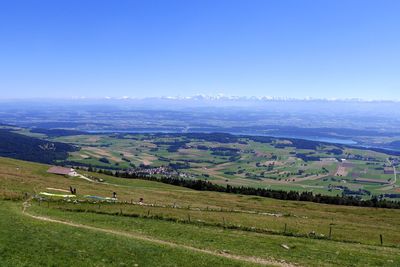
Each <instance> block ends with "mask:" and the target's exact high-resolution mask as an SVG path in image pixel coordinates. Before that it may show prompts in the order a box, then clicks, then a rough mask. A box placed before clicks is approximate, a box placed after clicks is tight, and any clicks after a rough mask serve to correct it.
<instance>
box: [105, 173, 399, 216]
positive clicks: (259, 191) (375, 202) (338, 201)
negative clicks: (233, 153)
mask: <svg viewBox="0 0 400 267" xmlns="http://www.w3.org/2000/svg"><path fill="white" fill-rule="evenodd" d="M98 172H99V173H104V174H108V175H114V176H116V177H120V178H128V179H143V180H149V181H155V182H161V183H165V184H170V185H175V186H182V187H186V188H190V189H194V190H199V191H215V192H223V193H231V194H242V195H252V196H260V197H268V198H275V199H281V200H294V201H309V202H315V203H323V204H333V205H347V206H359V207H375V208H390V209H400V202H398V201H389V200H386V199H379V198H378V197H376V196H372V197H371V198H370V199H368V200H363V199H361V198H360V197H354V196H345V195H344V196H339V195H336V196H328V195H321V194H314V193H312V192H298V191H284V190H273V189H264V188H255V187H248V186H231V185H227V186H222V185H217V184H213V183H211V182H210V181H207V180H190V179H183V178H178V177H174V176H161V177H157V176H153V175H145V174H137V173H128V172H121V171H116V172H112V171H110V170H98Z"/></svg>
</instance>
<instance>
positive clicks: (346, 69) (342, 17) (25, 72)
mask: <svg viewBox="0 0 400 267" xmlns="http://www.w3.org/2000/svg"><path fill="white" fill-rule="evenodd" d="M0 92H1V94H0V98H23V97H57V98H58V97H61V98H62V97H78V96H86V97H104V96H112V97H120V96H133V97H145V96H190V95H196V94H209V95H215V94H218V93H223V94H225V95H239V96H262V95H267V96H283V97H297V98H302V97H307V96H309V97H316V98H325V97H329V98H333V97H337V98H350V97H361V98H368V99H393V98H396V99H400V1H398V0H393V1H389V0H375V1H368V0H359V1H356V0H309V1H307V0H304V1H303V0H293V1H286V0H274V1H272V0H261V1H256V0H243V1H234V0H227V1H222V0H210V1H206V0H198V1H196V0H183V1H172V0H171V1H168V0H159V1H152V0H142V1H134V0H128V1H121V0H109V1H100V0H94V1H88V0H51V1H44V0H38V1H34V0H30V1H28V0H27V1H20V0H3V1H1V2H0Z"/></svg>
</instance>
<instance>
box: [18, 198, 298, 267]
mask: <svg viewBox="0 0 400 267" xmlns="http://www.w3.org/2000/svg"><path fill="white" fill-rule="evenodd" d="M29 201H30V199H29V200H27V201H25V202H24V203H23V210H22V213H23V214H24V215H26V216H28V217H30V218H32V219H35V220H40V221H45V222H50V223H58V224H63V225H67V226H71V227H76V228H80V229H86V230H91V231H97V232H102V233H105V234H113V235H117V236H122V237H127V238H132V239H137V240H142V241H146V242H150V243H154V244H159V245H165V246H169V247H173V248H181V249H186V250H190V251H194V252H198V253H204V254H209V255H212V256H217V257H223V258H227V259H233V260H238V261H243V262H248V263H254V264H260V265H267V266H280V267H295V266H299V265H297V264H296V265H295V264H291V263H288V262H286V261H284V260H281V261H278V260H273V259H263V258H258V257H251V256H242V255H234V254H230V253H227V252H223V251H212V250H207V249H201V248H195V247H191V246H188V245H182V244H177V243H173V242H169V241H164V240H160V239H156V238H153V237H148V236H144V235H141V234H136V233H128V232H122V231H116V230H111V229H104V228H98V227H94V226H90V225H85V224H80V223H73V222H68V221H61V220H56V219H52V218H48V217H44V216H37V215H33V214H30V213H28V212H27V209H28V207H29V206H30V203H29Z"/></svg>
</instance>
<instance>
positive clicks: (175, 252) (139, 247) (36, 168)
mask: <svg viewBox="0 0 400 267" xmlns="http://www.w3.org/2000/svg"><path fill="white" fill-rule="evenodd" d="M47 168H48V166H46V165H41V164H35V163H29V162H24V161H18V160H12V159H6V158H0V199H1V200H0V203H1V204H0V212H1V213H2V215H3V216H2V219H1V220H0V224H1V225H0V261H1V262H2V263H3V262H4V263H6V265H5V266H28V265H29V266H43V265H47V266H49V265H57V266H67V265H69V266H71V265H72V266H74V265H75V266H78V265H80V266H81V265H89V266H103V265H104V266H105V265H108V266H110V265H111V266H124V264H125V265H126V266H134V264H138V265H139V266H188V265H193V263H194V262H196V266H203V265H204V266H210V265H212V266H224V265H228V266H235V265H240V266H247V265H252V264H253V263H248V262H247V263H246V261H240V260H232V259H228V258H224V257H220V256H215V255H209V254H205V253H200V252H194V251H190V250H188V249H185V248H182V246H190V247H193V248H195V249H206V250H208V251H213V252H216V253H220V252H221V251H224V253H226V254H229V255H234V256H235V255H236V256H242V257H257V258H261V259H265V260H268V261H271V262H273V263H279V264H282V263H281V261H284V262H285V263H291V264H298V265H302V266H397V265H398V262H400V234H399V233H398V231H397V229H399V228H400V211H398V210H386V209H372V208H358V207H345V206H332V205H321V204H316V203H305V202H293V201H279V200H274V199H266V198H258V197H251V196H241V195H230V194H222V193H216V192H198V191H193V190H189V189H185V188H180V187H175V186H170V185H165V184H160V183H156V182H150V181H142V180H124V179H118V178H114V177H108V176H104V175H99V174H96V175H97V176H98V178H102V179H104V180H105V182H104V183H92V182H88V181H86V180H83V179H80V178H66V177H63V176H56V175H51V174H47V173H46V170H47ZM70 185H71V186H73V187H76V188H77V190H78V198H79V199H82V200H83V199H84V198H83V196H84V195H86V194H90V195H98V196H111V194H112V192H117V194H118V198H119V201H120V202H119V203H116V204H106V203H96V204H94V203H78V204H72V203H66V202H60V201H51V202H42V203H39V202H37V201H31V205H32V206H31V207H29V208H28V210H27V212H28V213H29V214H33V215H38V216H44V217H47V218H52V219H56V220H62V221H66V222H72V223H77V224H82V225H86V226H91V227H97V228H100V229H106V230H107V229H109V230H113V231H121V232H124V233H128V234H132V235H142V236H145V237H149V238H153V239H157V240H162V241H166V242H172V243H174V244H177V245H178V246H181V247H180V248H179V247H175V248H172V247H170V246H165V245H160V244H157V243H152V242H145V241H143V240H140V239H135V238H127V237H122V236H116V235H112V234H106V233H104V232H98V231H93V230H88V229H78V228H74V227H70V226H65V225H60V224H57V223H51V222H42V221H36V220H34V219H33V218H30V217H28V216H26V215H24V214H22V212H21V207H22V202H23V200H22V199H23V198H24V193H28V195H32V194H35V193H39V192H43V191H46V192H53V191H51V189H47V188H57V189H68V187H69V186H70ZM54 193H55V192H54ZM139 198H144V202H145V205H137V204H136V202H137V201H138V199H139ZM7 200H13V201H7ZM131 201H132V204H131ZM39 204H40V205H39ZM151 205H153V207H152V206H151ZM121 212H122V215H124V216H121ZM99 213H102V214H99ZM277 216H278V217H277ZM285 224H286V225H287V230H286V233H283V230H284V225H285ZM231 226H232V227H231ZM233 226H234V227H233ZM330 226H332V229H333V231H332V234H333V235H332V240H329V239H314V238H310V237H308V234H309V233H310V232H312V231H315V233H316V235H318V236H320V235H321V234H324V238H326V237H327V235H328V233H329V227H330ZM231 228H232V229H231ZM258 230H263V231H260V232H257V231H258ZM379 234H383V236H384V245H383V246H381V245H379ZM287 235H298V236H299V237H295V236H287ZM282 244H285V245H287V246H289V247H290V249H289V250H287V249H285V248H283V247H282ZM53 254H55V255H53ZM246 264H247V265H246ZM253 265H254V264H253Z"/></svg>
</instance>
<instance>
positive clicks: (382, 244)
mask: <svg viewBox="0 0 400 267" xmlns="http://www.w3.org/2000/svg"><path fill="white" fill-rule="evenodd" d="M379 237H380V238H381V246H382V245H383V236H382V234H380V235H379Z"/></svg>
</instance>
